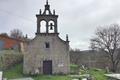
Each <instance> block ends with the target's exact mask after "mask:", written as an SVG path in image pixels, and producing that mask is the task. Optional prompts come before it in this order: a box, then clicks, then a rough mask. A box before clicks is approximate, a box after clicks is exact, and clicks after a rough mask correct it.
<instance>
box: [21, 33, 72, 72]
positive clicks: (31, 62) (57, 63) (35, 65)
mask: <svg viewBox="0 0 120 80" xmlns="http://www.w3.org/2000/svg"><path fill="white" fill-rule="evenodd" d="M45 42H49V43H50V48H46V47H45ZM45 60H51V61H52V74H62V73H63V74H67V73H69V72H70V67H69V65H70V60H69V43H68V42H65V41H63V40H61V39H60V38H59V37H58V35H57V34H41V35H38V36H36V37H35V39H33V40H32V41H31V42H30V43H29V44H28V48H27V51H26V52H25V54H24V66H23V69H24V70H23V71H24V73H25V74H29V73H33V74H35V71H37V70H38V71H39V74H43V61H45Z"/></svg>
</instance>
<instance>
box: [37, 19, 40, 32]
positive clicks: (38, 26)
mask: <svg viewBox="0 0 120 80" xmlns="http://www.w3.org/2000/svg"><path fill="white" fill-rule="evenodd" d="M37 33H40V21H38V20H37Z"/></svg>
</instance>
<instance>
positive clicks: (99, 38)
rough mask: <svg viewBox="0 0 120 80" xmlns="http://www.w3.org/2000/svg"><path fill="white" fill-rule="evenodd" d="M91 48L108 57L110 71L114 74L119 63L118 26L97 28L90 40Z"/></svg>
mask: <svg viewBox="0 0 120 80" xmlns="http://www.w3.org/2000/svg"><path fill="white" fill-rule="evenodd" d="M91 47H92V48H94V49H100V50H103V51H104V52H105V53H106V54H107V55H108V57H109V60H110V61H111V68H112V71H113V72H115V71H116V69H117V67H118V64H119V62H120V53H119V52H120V26H119V25H118V24H111V25H108V26H104V27H99V28H98V29H97V31H96V33H95V37H94V38H93V39H91Z"/></svg>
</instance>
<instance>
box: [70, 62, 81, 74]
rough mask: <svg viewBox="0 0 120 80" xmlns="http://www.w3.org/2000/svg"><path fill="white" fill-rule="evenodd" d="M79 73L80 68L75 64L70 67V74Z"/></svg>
mask: <svg viewBox="0 0 120 80" xmlns="http://www.w3.org/2000/svg"><path fill="white" fill-rule="evenodd" d="M78 73H79V66H78V65H75V64H71V65H70V74H78Z"/></svg>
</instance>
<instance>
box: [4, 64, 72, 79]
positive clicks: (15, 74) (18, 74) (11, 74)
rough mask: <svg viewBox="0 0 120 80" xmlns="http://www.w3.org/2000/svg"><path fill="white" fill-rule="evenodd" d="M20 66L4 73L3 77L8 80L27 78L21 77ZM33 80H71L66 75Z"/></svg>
mask: <svg viewBox="0 0 120 80" xmlns="http://www.w3.org/2000/svg"><path fill="white" fill-rule="evenodd" d="M22 66H23V65H22V64H19V65H16V66H14V67H13V68H11V69H9V70H6V71H4V77H5V78H8V79H16V78H23V77H27V76H25V75H23V73H22V71H23V68H22ZM33 79H34V80H71V78H70V77H68V76H67V75H52V76H50V75H38V76H34V77H33Z"/></svg>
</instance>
